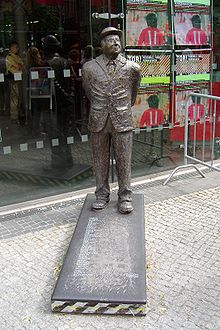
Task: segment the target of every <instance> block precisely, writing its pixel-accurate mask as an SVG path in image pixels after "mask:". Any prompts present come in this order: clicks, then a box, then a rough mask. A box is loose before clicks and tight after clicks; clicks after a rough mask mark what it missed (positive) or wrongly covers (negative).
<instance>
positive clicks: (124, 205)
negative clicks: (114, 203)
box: [118, 201, 134, 214]
mask: <svg viewBox="0 0 220 330" xmlns="http://www.w3.org/2000/svg"><path fill="white" fill-rule="evenodd" d="M133 210H134V207H133V205H132V202H130V201H121V202H118V211H119V212H120V213H123V214H125V213H131V212H132V211H133Z"/></svg>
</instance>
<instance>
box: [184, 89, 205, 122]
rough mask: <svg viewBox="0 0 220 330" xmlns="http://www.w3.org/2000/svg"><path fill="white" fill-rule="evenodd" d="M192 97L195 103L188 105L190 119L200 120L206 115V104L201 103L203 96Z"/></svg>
mask: <svg viewBox="0 0 220 330" xmlns="http://www.w3.org/2000/svg"><path fill="white" fill-rule="evenodd" d="M194 93H198V92H194ZM191 99H192V102H193V103H192V104H191V105H190V106H189V107H188V119H190V120H196V121H197V120H200V119H201V118H203V117H204V116H205V106H204V104H202V103H201V97H199V96H194V95H192V96H191Z"/></svg>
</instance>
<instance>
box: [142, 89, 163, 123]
mask: <svg viewBox="0 0 220 330" xmlns="http://www.w3.org/2000/svg"><path fill="white" fill-rule="evenodd" d="M147 101H148V105H149V108H148V109H147V110H145V111H144V112H143V114H142V116H141V119H140V122H139V127H140V128H141V127H146V126H147V127H149V126H160V125H163V124H164V113H163V110H162V109H159V108H158V107H159V98H158V96H157V95H151V96H150V97H149V98H148V100H147Z"/></svg>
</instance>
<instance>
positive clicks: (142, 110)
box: [132, 86, 170, 128]
mask: <svg viewBox="0 0 220 330" xmlns="http://www.w3.org/2000/svg"><path fill="white" fill-rule="evenodd" d="M169 107H170V102H169V89H168V87H167V88H164V87H163V86H154V87H153V88H148V89H147V90H146V91H140V93H138V95H137V98H136V102H135V105H134V106H133V107H132V114H133V124H134V127H135V128H138V127H139V128H143V127H154V126H160V125H163V124H165V123H168V122H169Z"/></svg>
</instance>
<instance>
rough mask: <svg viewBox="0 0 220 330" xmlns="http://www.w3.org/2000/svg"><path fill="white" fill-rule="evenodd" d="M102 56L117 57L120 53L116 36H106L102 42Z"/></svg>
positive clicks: (119, 43) (118, 40)
mask: <svg viewBox="0 0 220 330" xmlns="http://www.w3.org/2000/svg"><path fill="white" fill-rule="evenodd" d="M102 51H103V54H105V55H106V56H109V57H117V55H118V54H119V53H120V52H121V42H120V38H119V36H117V35H108V36H106V37H105V38H104V39H103V41H102Z"/></svg>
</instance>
